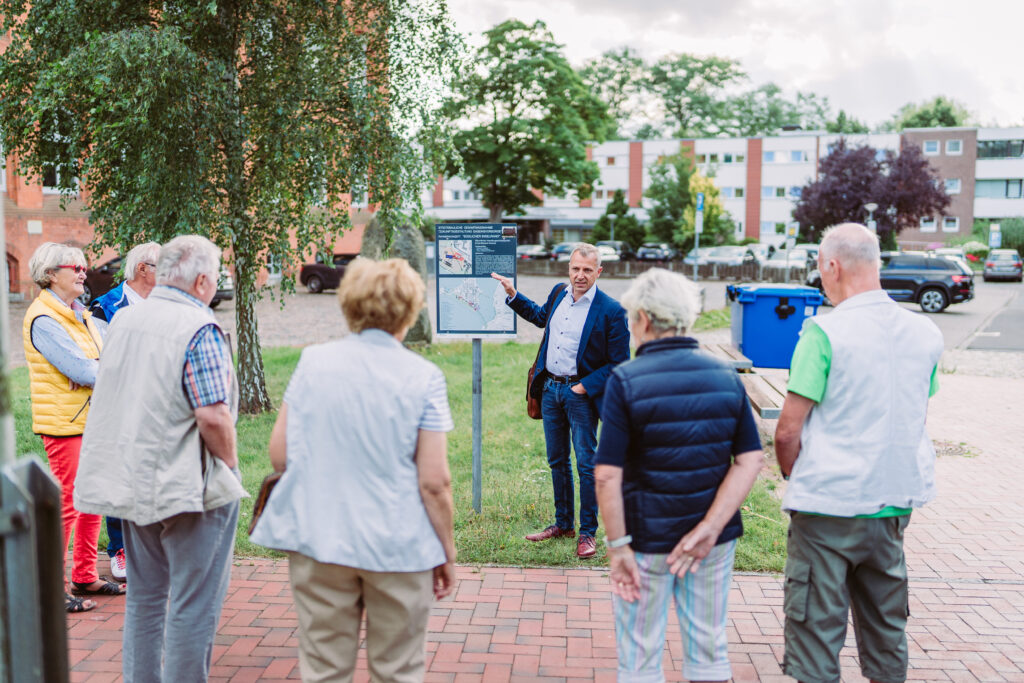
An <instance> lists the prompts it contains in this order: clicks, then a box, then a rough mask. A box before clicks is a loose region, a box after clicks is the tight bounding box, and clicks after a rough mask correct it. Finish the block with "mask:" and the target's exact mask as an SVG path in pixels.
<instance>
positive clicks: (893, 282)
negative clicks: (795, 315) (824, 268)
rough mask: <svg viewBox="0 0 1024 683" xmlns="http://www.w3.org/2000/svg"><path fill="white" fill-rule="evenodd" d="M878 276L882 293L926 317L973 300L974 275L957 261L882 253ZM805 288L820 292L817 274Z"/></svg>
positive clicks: (814, 273)
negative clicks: (917, 308)
mask: <svg viewBox="0 0 1024 683" xmlns="http://www.w3.org/2000/svg"><path fill="white" fill-rule="evenodd" d="M879 275H880V277H881V281H882V289H884V290H885V291H886V293H888V294H889V296H890V297H892V298H893V299H894V300H895V301H910V302H914V303H916V304H918V305H919V306H920V307H921V310H923V311H924V312H925V313H941V312H942V311H944V310H946V307H947V306H949V305H950V304H959V303H963V302H964V301H970V300H971V299H973V298H974V274H973V273H972V272H971V269H970V268H968V267H967V266H966V265H965V264H963V263H962V262H960V261H958V260H957V259H947V258H940V257H937V256H927V255H925V254H916V253H915V254H909V253H906V252H902V253H900V252H882V269H881V271H880V273H879ZM807 284H808V285H810V286H812V287H818V288H819V289H822V286H821V275H820V274H819V273H818V271H817V270H814V271H812V272H811V273H809V274H808V276H807ZM822 291H824V290H822Z"/></svg>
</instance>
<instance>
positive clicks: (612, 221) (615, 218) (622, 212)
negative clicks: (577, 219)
mask: <svg viewBox="0 0 1024 683" xmlns="http://www.w3.org/2000/svg"><path fill="white" fill-rule="evenodd" d="M644 234H645V232H644V226H643V225H641V224H640V221H639V220H637V217H636V216H634V215H632V214H631V213H629V204H628V203H627V202H626V193H625V192H623V191H622V190H615V194H614V195H613V196H612V200H611V201H610V202H608V207H607V208H606V209H605V210H604V213H603V214H601V216H600V218H598V219H597V223H595V224H594V229H593V230H592V231H591V233H590V241H591V242H599V241H601V240H621V241H623V242H626V243H628V244H629V245H630V246H631V247H633V248H634V249H635V248H637V247H639V246H640V245H641V244H642V243H643V241H644Z"/></svg>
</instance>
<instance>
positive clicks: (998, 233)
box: [988, 223, 1003, 249]
mask: <svg viewBox="0 0 1024 683" xmlns="http://www.w3.org/2000/svg"><path fill="white" fill-rule="evenodd" d="M1001 246H1003V231H1002V229H1001V228H1000V226H999V224H998V223H992V224H991V225H989V226H988V248H989V249H998V248H1000V247H1001Z"/></svg>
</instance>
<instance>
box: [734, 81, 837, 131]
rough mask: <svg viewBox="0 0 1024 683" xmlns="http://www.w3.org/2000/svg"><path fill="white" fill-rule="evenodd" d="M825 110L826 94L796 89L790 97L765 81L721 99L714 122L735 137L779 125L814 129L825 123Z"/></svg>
mask: <svg viewBox="0 0 1024 683" xmlns="http://www.w3.org/2000/svg"><path fill="white" fill-rule="evenodd" d="M828 111H829V104H828V99H827V98H823V97H818V96H817V95H814V94H812V93H797V95H796V98H795V99H793V100H790V99H787V98H786V97H785V96H784V95H783V94H782V89H781V88H780V87H779V86H777V85H775V84H774V83H765V84H764V85H761V86H758V87H757V88H754V89H753V90H748V91H746V92H744V93H740V94H739V95H735V96H733V97H730V98H728V99H727V100H725V101H723V102H722V104H721V106H720V112H721V114H720V119H719V123H718V126H719V130H720V131H721V132H722V133H725V134H727V135H732V136H736V137H750V136H755V135H771V134H773V133H776V132H778V131H779V130H780V129H781V128H782V127H783V126H799V127H801V128H803V129H805V130H815V129H820V128H823V127H824V126H825V119H826V118H827V116H828Z"/></svg>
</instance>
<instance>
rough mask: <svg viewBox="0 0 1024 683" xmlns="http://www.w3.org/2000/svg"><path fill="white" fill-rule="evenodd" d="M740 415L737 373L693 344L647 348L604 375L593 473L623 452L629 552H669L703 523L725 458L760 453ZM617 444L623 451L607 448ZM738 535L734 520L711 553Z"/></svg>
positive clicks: (669, 342) (681, 340) (743, 403)
mask: <svg viewBox="0 0 1024 683" xmlns="http://www.w3.org/2000/svg"><path fill="white" fill-rule="evenodd" d="M749 413H750V405H749V403H748V402H747V396H746V393H745V391H744V389H743V384H742V383H741V382H740V379H739V377H738V376H737V374H736V371H735V370H733V369H732V368H730V367H729V366H728V365H726V364H725V363H723V362H721V361H719V360H718V359H716V358H713V357H712V356H710V355H709V354H706V353H702V352H700V351H699V347H698V344H697V341H696V340H694V339H690V338H687V337H670V338H665V339H656V340H654V341H650V342H647V343H646V344H643V345H642V346H641V347H640V348H639V349H637V355H636V358H634V359H633V360H631V361H630V362H628V363H623V364H622V365H620V366H618V367H617V368H615V369H614V370H613V371H612V376H611V378H610V379H609V381H608V387H607V396H606V398H605V402H604V415H603V416H602V417H603V419H604V422H605V427H604V432H603V433H602V435H601V444H600V445H599V447H598V456H597V463H598V464H601V459H602V458H601V455H602V453H601V451H602V450H603V449H605V448H609V449H611V450H616V451H618V452H620V453H621V450H622V449H623V448H624V449H625V465H624V467H623V472H622V494H623V500H624V503H625V517H626V531H627V533H629V534H630V535H631V536H632V537H633V542H632V544H631V545H632V547H633V549H634V550H636V551H638V552H644V553H668V552H671V550H672V549H673V548H674V547H675V545H676V544H677V543H678V542H679V539H680V538H682V537H683V536H684V535H686V533H687V532H689V531H690V530H691V529H693V527H695V526H696V525H697V524H698V523H699V522H700V521H701V520H702V519H703V518H704V515H705V514H706V513H707V511H708V509H709V508H710V507H711V503H712V501H713V500H714V498H715V495H716V494H717V493H718V487H719V486H720V485H721V484H722V480H724V479H725V475H726V473H727V472H728V471H729V468H730V467H731V466H732V459H733V454H734V453H737V452H743V451H746V450H750V449H751V447H753V448H760V442H759V440H758V438H757V431H756V426H755V425H754V423H753V418H752V417H751V416H750V415H749ZM744 417H746V418H747V420H746V422H745V423H744V424H742V429H743V431H741V420H742V419H743V418H744ZM606 437H607V438H606ZM620 439H621V441H622V442H628V443H618V444H616V443H611V442H614V441H618V440H620ZM753 443H756V444H757V445H756V446H753ZM737 448H738V449H740V450H739V451H737V450H736V449H737ZM742 535H743V523H742V521H741V519H740V514H739V512H737V513H736V514H735V515H734V516H733V517H732V519H731V520H730V521H729V523H728V524H727V525H726V526H725V529H724V530H723V531H722V534H721V535H720V536H719V538H718V543H725V542H726V541H731V540H733V539H734V538H738V537H739V536H742Z"/></svg>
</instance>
